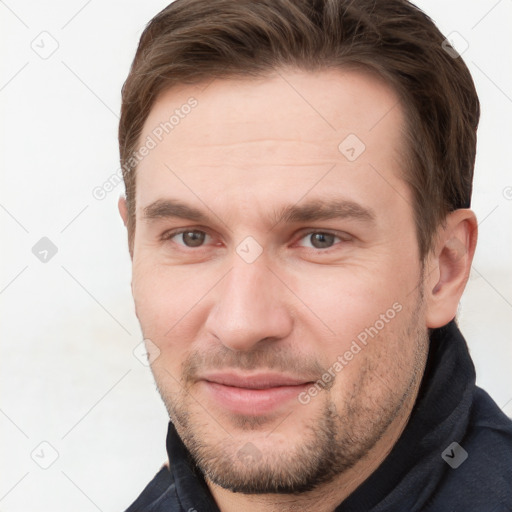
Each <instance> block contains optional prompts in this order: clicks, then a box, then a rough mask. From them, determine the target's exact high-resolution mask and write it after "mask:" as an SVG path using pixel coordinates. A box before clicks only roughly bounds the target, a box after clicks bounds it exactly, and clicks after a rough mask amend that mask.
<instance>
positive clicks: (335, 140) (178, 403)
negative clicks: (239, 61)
mask: <svg viewBox="0 0 512 512" xmlns="http://www.w3.org/2000/svg"><path fill="white" fill-rule="evenodd" d="M190 97H194V98H195V99H196V100H197V105H196V106H195V107H194V109H193V110H191V112H190V113H189V114H188V115H186V116H184V117H183V118H181V117H180V121H179V123H178V124H176V125H175V126H174V127H173V129H172V130H170V131H169V133H168V134H166V135H165V136H164V137H162V140H161V141H159V143H158V144H156V147H154V148H152V149H151V150H150V151H149V152H148V154H147V155H146V156H145V157H144V158H143V159H142V161H141V162H140V164H139V166H138V169H137V185H136V228H135V234H134V246H133V280H132V290H133V295H134V299H135V305H136V312H137V316H138V318H139V321H140V324H141V327H142V331H143V334H144V338H146V339H148V340H150V341H149V342H148V343H147V346H148V351H149V353H150V357H151V359H152V371H153V374H154V377H155V380H156V382H157V385H158V388H159V390H160V393H161V395H162V398H163V400H164V402H165V405H166V407H167V410H168V411H169V415H170V417H171V419H172V421H173V422H174V423H175V425H176V428H177V430H178V433H179V434H180V436H181V437H182V439H183V440H184V442H185V444H186V445H187V447H188V449H189V450H190V451H191V453H192V454H193V456H194V458H195V459H196V461H197V462H198V464H199V466H200V467H201V468H202V470H203V472H204V473H205V475H206V478H207V483H208V485H209V487H210V489H211V492H212V494H213V496H214V498H215V500H216V501H217V503H218V505H219V507H220V508H221V510H223V511H231V510H248V509H249V508H250V509H251V510H310V509H311V506H312V505H313V504H314V506H315V510H320V511H321V510H326V511H327V510H333V509H334V508H335V506H336V505H337V504H339V503H341V502H342V501H343V499H344V498H345V497H347V496H348V495H349V494H350V493H351V492H352V491H353V490H354V489H355V488H356V487H357V486H358V485H359V484H360V483H361V482H363V481H364V480H365V479H366V478H367V477H368V476H369V475H370V474H371V473H372V472H373V471H374V470H375V469H376V468H377V467H378V465H379V464H380V463H381V462H382V460H383V459H384V458H385V456H386V455H387V454H388V453H389V451H390V450H391V448H392V446H393V445H394V443H395V442H396V440H397V439H398V437H399V436H400V434H401V432H402V430H403V428H404V427H405V425H406V423H407V420H408V417H409V415H410V412H411V409H412V407H413V405H414V400H415V397H416V395H417V392H418V388H419V384H420V381H421V377H422V375H423V370H424V365H425V361H426V357H427V353H428V328H433V327H439V326H442V325H445V324H446V323H447V322H449V321H450V320H451V319H452V318H453V317H454V316H455V312H456V308H457V304H458V301H459V298H460V295H461V294H462V291H463V289H464V286H465V283H466V281H467V278H468V274H469V268H470V264H471V259H472V256H473V252H474V247H475V243H476V221H475V218H474V214H473V213H472V212H471V211H470V210H458V211H456V212H454V213H452V214H450V215H449V216H448V218H447V219H446V224H445V225H443V226H441V227H440V228H439V232H438V235H437V238H436V243H435V247H434V250H433V251H432V253H431V254H430V255H429V257H428V258H427V259H426V260H425V261H423V262H422V261H421V260H420V257H419V253H418V246H417V239H416V230H415V224H414V218H413V210H412V197H411V192H410V191H409V189H408V187H407V185H406V183H405V182H404V181H403V180H402V179H401V177H400V176H401V173H402V171H403V169H402V167H401V151H402V150H403V142H402V127H403V126H404V118H403V115H404V114H403V111H402V108H401V106H400V104H399V102H398V98H397V96H396V94H395V93H394V92H393V90H391V89H390V88H389V87H388V86H386V85H385V84H384V83H383V82H382V81H380V80H378V79H377V78H376V77H374V76H372V75H369V74H366V73H363V72H361V71H354V70H351V71H349V70H345V71H343V70H328V71H323V72H320V73H318V72H317V73H315V74H312V73H308V72H303V71H297V70H289V69H288V70H279V71H278V72H276V73H274V74H272V75H269V76H268V77H266V78H263V79H261V80H255V79H251V80H245V81H244V80H215V81H213V82H211V83H208V84H201V85H200V86H199V85H198V86H191V85H189V86H182V87H179V88H173V89H171V90H168V91H165V92H164V93H162V94H161V96H160V97H159V98H158V100H157V102H156V103H155V105H154V106H153V108H152V110H151V113H150V115H149V117H148V119H147V120H146V123H145V126H144V130H143V133H142V134H141V137H140V140H141V141H145V140H147V137H148V136H151V135H152V134H154V130H155V128H156V127H158V126H159V125H160V123H162V122H164V121H166V120H168V119H169V117H170V116H171V115H172V113H173V112H174V111H175V109H179V108H180V106H181V105H183V104H185V103H186V102H187V100H188V99H189V98H190ZM350 134H355V135H356V136H357V137H358V139H359V141H360V142H361V143H362V144H364V151H362V152H361V151H360V150H361V148H363V146H362V144H361V143H360V142H358V141H357V139H353V138H352V139H349V141H351V144H348V147H349V148H350V147H354V148H355V151H354V152H351V151H350V150H349V151H348V152H346V151H345V153H343V148H344V147H347V146H346V145H345V146H344V145H343V141H344V140H345V139H346V137H347V136H348V135H350ZM354 141H355V142H354ZM340 143H342V150H341V151H340V149H339V147H338V146H339V145H340ZM359 153H360V154H359ZM354 154H355V155H356V156H357V158H355V159H353V156H354ZM346 155H348V156H350V158H347V157H346ZM351 160H353V161H351ZM169 200H172V201H175V202H176V201H179V202H180V204H182V205H183V204H185V205H188V206H190V207H192V208H194V209H196V210H198V211H199V212H202V213H203V218H201V219H195V218H191V217H193V215H189V213H187V215H186V217H187V218H180V217H176V216H171V215H170V212H171V209H170V208H169V207H168V205H167V206H166V205H165V204H164V202H165V201H169ZM329 202H333V203H336V204H338V205H341V207H340V211H341V213H342V214H343V215H341V216H339V217H336V218H325V219H318V218H317V219H311V218H309V219H308V218H306V217H307V215H306V216H305V214H307V213H308V212H309V213H311V212H315V211H316V212H318V211H319V210H321V209H322V208H323V207H324V206H325V205H326V204H328V203H329ZM162 205H163V206H162ZM307 205H309V206H310V208H306V206H307ZM291 206H293V207H304V208H303V209H302V215H295V216H292V215H288V216H286V215H283V211H284V210H283V209H285V208H287V207H291ZM119 207H120V212H121V215H122V217H123V219H124V221H125V224H126V220H127V217H126V215H127V214H126V205H125V203H124V199H121V200H120V204H119ZM172 211H173V212H176V211H177V210H176V208H174V209H173V210H172ZM180 211H181V212H182V213H183V209H181V210H180ZM183 229H184V230H185V231H186V232H188V233H189V234H183V233H181V234H179V233H178V234H177V233H176V231H179V230H183ZM191 231H193V232H194V231H195V234H194V233H192V234H190V232H191ZM322 233H323V235H322ZM332 235H334V236H332ZM247 237H251V238H247ZM260 253H261V254H260ZM372 329H373V330H372ZM369 332H370V333H372V335H371V336H370V335H369V334H368V333H369ZM363 333H366V335H367V339H366V343H365V344H363V343H362V342H361V339H362V338H363V339H364V334H363ZM354 342H356V344H357V346H358V347H359V350H357V348H356V346H355V345H354ZM347 352H349V354H348V355H347ZM350 353H351V354H352V356H350ZM340 358H341V359H340ZM341 361H343V363H342V362H341ZM337 362H338V364H336V363H337ZM219 371H221V372H228V373H229V372H230V373H234V374H236V375H237V376H238V377H246V376H249V377H250V376H254V375H261V374H263V373H267V372H269V371H271V372H273V374H274V375H275V374H279V375H285V376H287V377H291V378H295V379H298V380H300V381H301V382H307V383H309V384H308V385H306V386H305V387H301V388H297V392H296V393H295V394H293V396H292V398H287V399H285V400H281V401H278V403H277V404H275V405H274V406H272V407H267V408H265V407H258V405H257V404H256V405H255V406H254V409H251V406H250V405H247V402H251V400H250V399H248V400H246V399H245V398H244V397H246V395H243V393H242V395H241V397H240V400H241V401H244V400H245V401H244V404H245V405H244V406H243V407H242V409H240V410H237V409H236V404H235V408H234V409H233V408H230V407H227V406H226V405H225V403H224V402H222V401H219V396H218V394H217V393H216V392H215V391H214V392H212V387H211V385H210V384H208V383H207V382H205V380H204V379H205V378H206V377H207V376H208V375H211V373H212V372H219ZM329 371H330V372H329ZM326 375H327V376H326ZM328 375H331V378H330V379H329V377H328ZM319 381H321V382H322V385H318V382H319ZM315 382H317V386H316V388H315V386H314V384H315ZM218 387H219V386H217V387H216V389H217V388H218ZM242 387H243V386H242ZM312 387H313V388H315V389H316V390H317V391H316V393H315V391H311V388H312ZM299 391H300V392H301V393H302V394H301V395H300V396H299ZM308 397H309V399H308ZM232 401H233V400H232ZM232 401H231V402H230V403H232ZM235 402H236V400H235ZM233 491H236V492H233Z"/></svg>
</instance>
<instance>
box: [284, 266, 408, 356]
mask: <svg viewBox="0 0 512 512" xmlns="http://www.w3.org/2000/svg"><path fill="white" fill-rule="evenodd" d="M383 260H384V258H383ZM383 263H384V264H382V262H381V264H380V265H379V266H378V268H374V269H372V268H371V267H365V268H362V267H360V268H356V267H355V266H352V267H350V268H349V267H346V268H339V269H337V270H336V271H334V272H333V271H332V269H330V270H331V271H330V272H328V273H327V272H324V271H323V269H320V271H319V272H313V271H312V272H308V274H307V276H306V275H305V274H302V275H296V276H294V278H293V281H294V288H293V289H294V291H295V290H296V293H297V296H298V297H300V299H301V300H302V302H303V303H304V305H305V306H306V307H303V308H302V310H303V311H304V315H303V319H309V320H307V321H308V323H309V325H310V329H314V330H316V331H317V332H319V331H320V330H325V331H326V335H327V339H330V340H332V341H331V344H332V348H333V349H335V350H343V349H345V345H347V344H348V345H350V342H351V341H352V340H353V339H354V338H356V337H357V336H358V335H359V334H360V333H364V332H365V330H366V329H368V328H371V327H373V326H375V324H377V328H378V330H379V331H380V330H383V329H385V330H390V329H389V327H390V326H391V325H392V324H395V323H397V322H395V319H396V317H397V316H400V315H398V314H397V313H399V311H398V310H400V311H401V310H402V309H403V307H404V305H405V304H406V303H409V302H410V301H411V299H413V298H414V295H413V294H411V295H409V296H408V293H409V292H410V291H411V290H412V289H414V286H415V285H416V284H417V276H416V274H415V273H412V272H410V273H405V272H401V273H400V272H399V271H398V268H397V267H398V266H395V265H392V264H388V265H386V264H385V263H386V262H385V261H383ZM383 322H384V323H383ZM363 336H364V335H363Z"/></svg>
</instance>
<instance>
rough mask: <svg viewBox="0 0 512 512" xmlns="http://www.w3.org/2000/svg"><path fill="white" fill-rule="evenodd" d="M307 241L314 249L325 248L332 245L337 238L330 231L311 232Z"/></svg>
mask: <svg viewBox="0 0 512 512" xmlns="http://www.w3.org/2000/svg"><path fill="white" fill-rule="evenodd" d="M308 236H309V241H310V243H311V245H312V246H313V247H314V248H315V249H327V248H329V247H332V245H333V244H334V240H335V239H336V238H337V237H336V236H335V235H332V234H331V233H311V234H310V235H308Z"/></svg>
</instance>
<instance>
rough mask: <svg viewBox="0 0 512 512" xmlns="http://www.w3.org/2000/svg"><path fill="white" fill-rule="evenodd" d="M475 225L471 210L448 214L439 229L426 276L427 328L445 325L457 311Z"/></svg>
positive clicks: (469, 261)
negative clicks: (429, 269)
mask: <svg viewBox="0 0 512 512" xmlns="http://www.w3.org/2000/svg"><path fill="white" fill-rule="evenodd" d="M477 231H478V225H477V221H476V217H475V214H474V213H473V212H472V211H471V210H466V209H464V210H462V209H461V210H456V211H454V212H452V213H450V214H449V215H448V216H447V218H446V222H445V224H444V225H443V226H441V227H440V228H439V232H438V235H437V238H436V244H435V247H434V251H433V253H432V256H431V257H430V258H429V259H430V265H429V266H428V267H429V268H431V269H432V268H433V269H434V270H432V271H430V273H429V275H428V276H426V278H425V283H426V286H425V294H426V297H425V299H426V303H427V318H426V320H427V327H429V328H432V329H433V328H437V327H442V326H443V325H446V324H447V323H448V322H450V321H451V320H452V319H453V318H455V314H456V312H457V307H458V305H459V301H460V298H461V296H462V293H463V291H464V288H465V287H466V283H467V281H468V278H469V273H470V271H471V263H472V261H473V256H474V253H475V248H476V240H477Z"/></svg>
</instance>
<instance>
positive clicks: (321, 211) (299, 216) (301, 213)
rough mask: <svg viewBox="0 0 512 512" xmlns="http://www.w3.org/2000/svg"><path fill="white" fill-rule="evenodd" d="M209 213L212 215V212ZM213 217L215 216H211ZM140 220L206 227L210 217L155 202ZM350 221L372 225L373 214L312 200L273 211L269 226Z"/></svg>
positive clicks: (352, 205)
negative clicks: (185, 222) (169, 220)
mask: <svg viewBox="0 0 512 512" xmlns="http://www.w3.org/2000/svg"><path fill="white" fill-rule="evenodd" d="M212 213H213V212H212ZM215 216H216V217H217V215H215ZM143 218H144V220H148V221H150V220H156V219H166V218H179V219H186V220H190V221H193V222H200V223H204V224H207V223H209V222H211V218H210V217H209V216H208V215H207V214H206V213H204V212H202V211H201V210H199V209H198V208H195V207H194V206H190V205H187V204H185V203H183V202H181V201H179V200H176V199H158V200H156V201H154V202H153V203H151V204H150V205H148V206H146V207H145V208H144V209H143ZM346 218H352V219H355V220H359V221H364V222H368V223H373V222H375V219H376V215H375V212H374V211H373V210H372V209H371V208H367V207H364V206H362V205H360V204H358V203H356V202H354V201H350V200H346V199H332V198H329V199H326V200H320V199H315V200H311V201H308V202H305V203H304V204H302V205H299V204H294V205H289V206H285V207H283V208H281V209H279V210H275V211H274V212H273V215H272V217H271V221H272V222H271V224H272V225H273V226H275V225H277V224H279V223H281V222H284V223H290V224H291V223H299V222H313V221H318V220H329V219H346Z"/></svg>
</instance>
